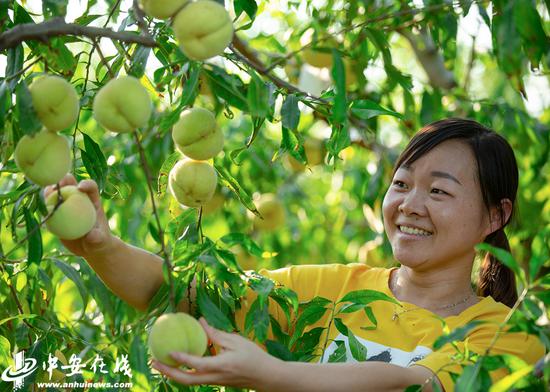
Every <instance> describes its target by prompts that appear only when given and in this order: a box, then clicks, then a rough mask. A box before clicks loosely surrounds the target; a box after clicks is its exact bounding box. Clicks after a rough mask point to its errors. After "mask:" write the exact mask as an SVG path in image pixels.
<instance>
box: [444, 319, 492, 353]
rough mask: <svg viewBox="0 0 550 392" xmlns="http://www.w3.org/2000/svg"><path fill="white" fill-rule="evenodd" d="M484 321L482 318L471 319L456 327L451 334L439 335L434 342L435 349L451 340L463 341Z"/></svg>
mask: <svg viewBox="0 0 550 392" xmlns="http://www.w3.org/2000/svg"><path fill="white" fill-rule="evenodd" d="M484 323H485V321H482V320H474V321H470V322H469V323H467V324H466V325H463V326H461V327H458V328H455V329H454V330H452V331H451V332H450V333H449V334H447V335H442V336H440V337H438V338H437V339H436V340H435V342H434V344H433V348H434V350H439V349H440V348H441V347H443V346H444V345H445V344H447V343H450V342H454V341H463V340H464V339H465V338H466V336H467V335H468V333H469V332H470V331H471V330H472V329H474V328H475V327H477V326H478V325H480V324H484Z"/></svg>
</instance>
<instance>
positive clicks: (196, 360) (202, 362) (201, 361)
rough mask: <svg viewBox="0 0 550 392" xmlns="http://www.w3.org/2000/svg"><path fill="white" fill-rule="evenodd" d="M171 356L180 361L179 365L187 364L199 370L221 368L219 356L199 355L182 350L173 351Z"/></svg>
mask: <svg viewBox="0 0 550 392" xmlns="http://www.w3.org/2000/svg"><path fill="white" fill-rule="evenodd" d="M171 357H172V358H173V359H174V360H175V361H176V362H177V363H178V366H182V365H183V366H187V367H189V368H192V369H195V370H196V371H197V372H200V373H204V372H212V371H216V370H217V369H218V368H220V359H219V357H199V356H196V355H190V354H187V353H182V352H173V353H171Z"/></svg>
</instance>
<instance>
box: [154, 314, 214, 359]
mask: <svg viewBox="0 0 550 392" xmlns="http://www.w3.org/2000/svg"><path fill="white" fill-rule="evenodd" d="M147 343H148V346H149V350H150V351H151V354H152V355H153V357H154V358H155V359H156V360H158V361H160V362H162V363H165V364H167V365H171V366H175V365H177V362H176V361H174V360H173V359H172V357H171V356H170V353H171V352H176V351H177V352H184V353H188V354H191V355H198V356H202V355H203V354H204V352H205V351H206V346H207V343H208V338H207V336H206V333H205V332H204V329H203V328H202V325H201V324H200V323H199V322H198V321H197V320H196V319H195V318H194V317H192V316H190V315H188V314H187V313H181V312H180V313H167V314H163V315H162V316H160V317H159V318H158V319H157V320H156V321H155V323H154V324H153V326H152V327H151V330H150V331H149V338H148V341H147Z"/></svg>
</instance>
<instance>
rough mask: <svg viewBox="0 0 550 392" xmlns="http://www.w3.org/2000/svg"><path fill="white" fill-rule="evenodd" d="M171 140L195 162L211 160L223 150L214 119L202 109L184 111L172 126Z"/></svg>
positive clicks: (207, 111)
mask: <svg viewBox="0 0 550 392" xmlns="http://www.w3.org/2000/svg"><path fill="white" fill-rule="evenodd" d="M172 139H174V143H175V144H176V147H177V149H178V150H179V151H181V153H183V154H185V155H186V156H188V157H189V158H192V159H196V160H206V159H210V158H213V157H214V156H216V155H217V154H218V153H219V152H220V151H221V150H222V148H223V133H222V131H221V130H220V129H219V128H218V124H217V123H216V118H215V117H214V114H213V113H212V112H211V111H209V110H206V109H203V108H192V109H187V110H185V111H184V112H183V113H182V114H181V116H180V119H179V120H178V122H177V123H176V124H175V125H174V128H173V130H172Z"/></svg>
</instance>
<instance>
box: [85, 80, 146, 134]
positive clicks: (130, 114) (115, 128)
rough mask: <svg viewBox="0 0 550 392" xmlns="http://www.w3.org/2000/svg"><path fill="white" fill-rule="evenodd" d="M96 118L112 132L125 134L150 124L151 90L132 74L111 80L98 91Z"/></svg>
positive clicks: (95, 101) (94, 106) (94, 107)
mask: <svg viewBox="0 0 550 392" xmlns="http://www.w3.org/2000/svg"><path fill="white" fill-rule="evenodd" d="M93 111H94V117H95V119H96V120H97V122H98V123H99V124H101V126H103V127H104V128H107V129H108V130H109V131H112V132H118V133H126V132H133V131H135V130H136V129H137V128H141V127H144V126H146V125H147V122H148V121H149V118H150V117H151V113H152V111H153V109H152V102H151V97H149V93H148V92H147V90H146V89H145V87H143V85H142V84H141V83H140V82H139V80H138V79H136V78H134V77H133V76H121V77H119V78H117V79H112V80H111V81H109V82H108V83H107V84H106V85H105V86H103V87H102V88H101V90H99V92H98V93H97V94H96V96H95V99H94V104H93Z"/></svg>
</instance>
